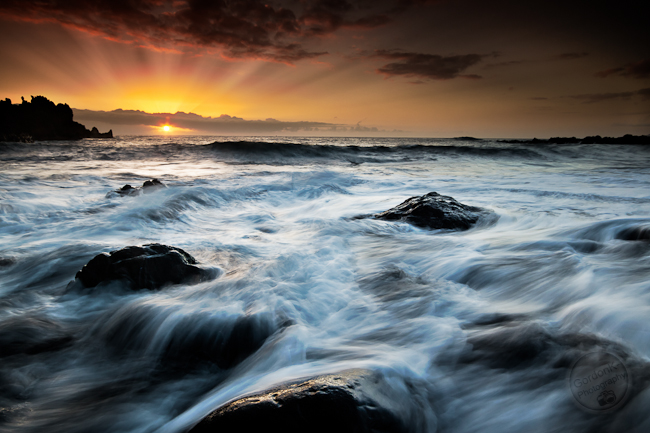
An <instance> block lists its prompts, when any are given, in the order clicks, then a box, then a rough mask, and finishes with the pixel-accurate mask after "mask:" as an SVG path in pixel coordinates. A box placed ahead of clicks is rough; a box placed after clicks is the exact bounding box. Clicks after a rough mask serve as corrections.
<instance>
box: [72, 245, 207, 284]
mask: <svg viewBox="0 0 650 433" xmlns="http://www.w3.org/2000/svg"><path fill="white" fill-rule="evenodd" d="M196 265H197V261H196V260H195V259H194V257H192V256H191V255H189V254H188V253H186V252H185V251H183V250H182V249H180V248H176V247H170V246H167V245H161V244H147V245H143V246H141V247H138V246H129V247H125V248H122V249H120V250H116V251H112V252H110V253H101V254H99V255H97V256H95V257H94V258H93V259H92V260H91V261H89V262H88V263H87V264H86V265H85V266H84V267H83V268H82V269H81V270H80V271H79V272H77V275H76V276H75V279H76V280H78V281H79V282H80V283H81V284H82V285H83V286H84V287H87V288H89V287H95V286H97V285H98V284H101V283H104V282H109V281H116V280H121V281H125V282H126V283H127V284H128V285H129V286H130V287H131V288H132V289H134V290H139V289H149V290H157V289H160V288H162V287H164V286H168V285H171V284H180V283H198V282H200V281H205V280H207V279H209V278H211V277H212V276H213V273H212V272H210V271H209V270H206V269H202V268H199V267H198V266H196Z"/></svg>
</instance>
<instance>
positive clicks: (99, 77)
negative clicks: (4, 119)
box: [0, 0, 650, 137]
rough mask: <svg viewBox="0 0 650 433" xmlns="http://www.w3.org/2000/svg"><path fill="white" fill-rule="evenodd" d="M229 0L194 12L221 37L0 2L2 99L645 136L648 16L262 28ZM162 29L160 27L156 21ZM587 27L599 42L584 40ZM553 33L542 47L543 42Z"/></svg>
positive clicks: (188, 10)
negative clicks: (223, 27)
mask: <svg viewBox="0 0 650 433" xmlns="http://www.w3.org/2000/svg"><path fill="white" fill-rule="evenodd" d="M511 3H512V4H511ZM224 4H225V5H226V6H223V5H222V6H217V5H216V4H215V6H211V7H212V8H213V9H210V10H208V11H206V12H205V14H207V15H209V16H214V17H218V16H227V15H228V14H231V15H232V17H233V18H232V19H233V20H234V21H233V22H236V23H238V24H237V25H238V26H239V27H236V26H235V27H233V28H232V29H231V30H229V31H230V33H229V34H228V35H226V36H227V37H226V36H223V35H222V36H212V35H213V32H212V30H214V29H211V28H207V27H200V26H199V27H198V30H197V27H192V26H184V24H182V23H185V22H186V21H187V20H188V19H190V20H195V21H196V22H197V23H203V21H201V15H200V14H199V15H196V14H195V15H192V13H194V12H193V9H192V8H193V7H194V6H191V5H190V3H186V2H182V1H180V2H173V3H171V2H144V1H135V2H133V4H132V5H131V6H129V8H131V9H129V8H127V9H126V10H125V11H122V12H116V11H115V10H114V9H112V8H111V7H110V2H108V1H107V0H99V1H98V2H97V4H96V5H95V6H93V8H87V9H84V8H85V6H83V5H77V6H76V9H75V8H72V7H70V8H68V9H57V6H52V5H50V4H49V3H48V4H45V3H39V2H36V1H31V0H28V1H23V2H17V1H8V2H5V3H4V4H3V5H0V21H2V22H3V26H2V27H1V28H0V38H2V41H3V44H0V45H1V46H0V51H1V53H2V58H3V59H5V63H4V65H3V68H2V70H1V71H0V90H1V91H2V93H1V94H0V97H2V98H6V97H9V98H11V99H12V100H13V101H20V97H21V96H24V97H25V98H29V96H30V95H34V96H36V95H43V96H45V97H47V98H49V99H51V100H54V101H56V102H65V103H68V104H69V105H70V106H71V107H73V108H74V109H76V110H75V112H77V110H91V111H106V112H110V111H113V110H118V109H121V110H134V111H138V110H139V111H143V112H146V113H149V114H156V113H171V114H174V113H177V112H182V113H195V114H197V115H200V116H203V117H211V118H219V117H220V116H222V115H226V116H230V117H235V118H241V119H245V120H246V121H251V122H263V121H266V119H269V118H272V119H274V120H277V121H280V122H287V123H291V124H297V123H298V122H305V124H312V123H321V124H328V125H329V124H332V125H345V128H347V131H348V132H350V133H354V134H356V135H364V134H365V135H368V134H370V135H378V134H379V135H381V134H385V135H390V134H398V133H399V134H402V135H413V136H438V137H453V136H463V135H471V136H481V137H525V136H552V135H568V136H571V135H577V136H580V135H582V136H584V135H592V134H601V135H622V134H624V133H633V134H642V133H650V66H649V65H650V59H649V58H648V56H647V51H646V50H645V48H644V47H647V44H646V41H647V39H648V36H647V34H646V33H647V32H643V31H642V30H641V29H640V28H637V27H635V26H634V23H633V21H634V20H639V19H641V18H640V17H641V16H644V14H643V12H645V10H644V9H643V8H647V6H642V5H637V6H634V7H633V5H627V6H629V7H628V9H627V10H626V9H625V8H624V7H623V6H621V9H620V10H618V11H614V12H612V11H610V10H605V9H599V8H598V7H595V6H594V7H593V8H592V10H589V11H584V10H582V9H581V8H579V7H577V6H575V7H574V6H571V7H568V6H567V7H565V11H564V12H565V14H566V16H564V17H561V16H558V15H557V14H556V11H555V9H554V7H555V6H554V5H555V4H554V3H553V2H550V4H549V5H545V6H544V8H542V9H540V10H538V11H537V15H536V16H535V20H534V21H528V22H526V20H524V17H526V19H528V18H529V17H528V15H526V13H527V11H526V10H525V8H524V9H521V10H520V9H517V8H515V7H514V5H515V2H509V1H505V4H507V5H509V6H508V7H509V8H510V9H506V10H508V11H510V12H509V13H504V14H503V17H501V16H500V15H499V16H494V17H493V18H494V20H493V21H491V22H485V21H484V20H482V19H481V17H482V16H483V15H485V14H486V13H488V11H489V10H490V8H489V6H488V5H485V4H483V3H481V2H478V1H473V0H470V1H468V2H467V4H466V5H465V6H464V7H461V5H457V4H455V3H454V2H446V1H440V2H398V1H388V0H385V1H380V2H377V3H375V4H373V5H372V6H371V7H368V8H366V7H365V6H362V5H353V4H350V5H351V6H349V7H348V6H346V7H343V6H341V8H340V9H337V7H338V6H336V7H335V6H334V5H333V4H332V5H330V4H329V3H326V2H306V3H304V4H302V6H299V7H298V6H295V7H294V6H291V3H286V4H284V6H282V2H279V3H278V2H276V3H273V2H272V4H270V5H269V6H263V3H261V2H259V4H258V2H252V3H251V5H253V6H251V7H257V6H256V5H259V7H261V8H267V9H264V10H267V11H268V10H272V11H273V12H272V15H269V16H270V17H274V18H273V19H272V20H271V21H269V22H268V23H266V24H264V26H266V27H263V26H262V24H261V23H258V22H257V21H255V20H257V19H258V18H255V17H256V16H257V15H247V12H242V11H240V10H238V9H236V8H235V7H234V6H232V5H230V3H224ZM233 4H235V3H233ZM228 5H230V6H228ZM283 7H284V9H283ZM635 7H636V9H635ZM219 8H221V9H219ZM268 8H271V9H268ZM287 8H289V9H287ZM291 8H293V9H291ZM287 10H290V11H291V12H292V14H293V15H291V14H287V13H286V11H287ZM281 11H285V12H282V13H281ZM390 11H393V12H391V14H392V15H391V14H388V12H390ZM118 13H120V14H122V15H115V14H118ZM265 13H266V12H265ZM269 13H271V12H269ZM585 13H586V14H587V15H584V14H585ZM88 14H90V15H88ZM211 14H214V15H211ZM273 14H275V15H273ZM509 14H510V15H509ZM142 16H148V17H152V18H151V20H149V18H147V20H145V21H142V22H141V21H139V20H140V19H141V18H142ZM181 17H182V19H181ZM188 17H191V18H188ZM292 17H293V18H292ZM587 17H588V18H590V20H591V21H590V20H588V19H586V18H587ZM616 17H618V18H621V17H625V18H626V19H627V21H626V22H625V28H626V29H627V30H626V32H627V33H623V32H620V34H619V33H617V29H619V27H620V26H621V25H623V24H620V25H619V24H617V23H618V21H616V20H615V18H616ZM163 18H164V20H168V21H169V22H168V23H167V24H165V25H164V26H163V25H162V24H160V25H159V24H155V23H157V21H155V20H161V19H163ZM214 19H216V18H214ZM269 19H271V18H269ZM276 19H277V20H278V21H277V22H276V21H273V20H276ZM572 19H573V20H572ZM183 20H185V21H183ZM283 20H284V21H283ZM287 20H289V21H287ZM630 20H632V21H630ZM523 22H526V25H523V24H521V23H523ZM567 22H571V25H567V24H566V23H567ZM582 22H588V23H589V24H590V27H589V29H588V28H587V27H586V25H583V24H581V23H582ZM337 23H338V24H337ZM506 24H508V25H506ZM605 24H608V26H609V27H606V29H605ZM201 25H203V24H201ZM215 25H216V24H215ZM598 25H600V26H601V28H602V29H603V30H602V31H601V32H600V33H599V34H592V33H593V32H592V31H591V30H590V29H591V27H593V26H598ZM250 26H253V27H250ZM260 26H262V27H260ZM283 26H284V27H283ZM292 26H293V27H292ZM553 26H554V28H555V33H553V34H554V37H553V38H550V37H549V36H548V34H547V33H546V31H545V30H546V29H548V28H552V27H553ZM251 28H258V29H259V38H258V39H255V38H252V37H251V36H250V35H251V33H250V31H251V30H250V29H251ZM217 29H218V27H217ZM262 29H266V30H262ZM283 29H284V30H283ZM287 29H290V31H289V30H287ZM263 32H267V33H266V34H265V33H263ZM215 34H219V33H218V32H217V33H215ZM128 125H130V126H128ZM250 125H253V123H250ZM107 126H111V125H107ZM113 126H114V127H113V129H114V131H115V132H116V134H120V133H121V130H124V131H140V132H139V133H147V131H149V132H151V128H150V126H149V125H146V124H145V125H140V126H138V127H137V128H136V127H135V126H133V125H132V124H128V123H127V124H114V125H113ZM154 131H158V132H160V131H159V130H155V129H154ZM181 132H183V131H181V130H175V131H169V132H166V133H167V134H169V133H181ZM190 132H192V131H188V133H190ZM195 132H200V131H195ZM306 132H310V131H306ZM242 133H245V132H242ZM251 133H254V131H251Z"/></svg>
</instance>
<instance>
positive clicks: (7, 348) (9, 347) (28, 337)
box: [0, 317, 73, 358]
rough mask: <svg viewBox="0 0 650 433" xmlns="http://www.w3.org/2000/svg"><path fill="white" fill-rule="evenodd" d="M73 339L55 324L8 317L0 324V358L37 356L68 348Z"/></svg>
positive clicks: (39, 319) (30, 318)
mask: <svg viewBox="0 0 650 433" xmlns="http://www.w3.org/2000/svg"><path fill="white" fill-rule="evenodd" d="M72 342H73V337H72V336H71V335H68V334H67V333H66V332H65V330H64V329H62V327H61V326H59V325H57V324H56V323H55V322H53V321H50V320H47V319H43V318H37V317H10V318H8V319H7V320H4V321H2V322H0V348H2V350H0V358H5V357H8V356H12V355H18V354H24V355H37V354H39V353H45V352H56V351H59V350H61V349H64V348H66V347H68V346H70V345H71V344H72Z"/></svg>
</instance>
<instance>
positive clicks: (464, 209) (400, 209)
mask: <svg viewBox="0 0 650 433" xmlns="http://www.w3.org/2000/svg"><path fill="white" fill-rule="evenodd" d="M490 213H491V212H490V211H488V210H486V209H483V208H479V207H474V206H467V205H464V204H462V203H459V202H458V201H456V200H455V199H454V198H452V197H449V196H445V195H440V194H438V193H437V192H430V193H428V194H426V195H423V196H420V197H411V198H409V199H408V200H405V201H404V202H403V203H401V204H399V205H397V206H395V207H394V208H392V209H389V210H387V211H385V212H382V213H379V214H376V215H374V218H377V219H382V220H386V221H404V222H408V223H410V224H413V225H415V226H418V227H423V228H428V229H449V230H467V229H469V228H471V227H472V226H473V225H474V224H476V222H477V221H478V220H479V218H480V217H481V216H485V215H488V214H490Z"/></svg>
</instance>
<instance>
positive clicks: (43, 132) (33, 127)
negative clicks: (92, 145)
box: [0, 96, 113, 143]
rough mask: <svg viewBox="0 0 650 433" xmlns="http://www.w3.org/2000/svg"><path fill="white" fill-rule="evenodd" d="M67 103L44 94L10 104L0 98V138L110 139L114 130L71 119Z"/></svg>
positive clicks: (27, 139)
mask: <svg viewBox="0 0 650 433" xmlns="http://www.w3.org/2000/svg"><path fill="white" fill-rule="evenodd" d="M72 116H73V113H72V109H71V108H70V106H68V104H57V105H55V104H54V102H52V101H50V100H48V99H47V98H45V97H44V96H36V97H34V96H32V99H31V102H27V101H25V99H23V101H22V103H21V104H12V103H11V99H9V98H7V99H5V100H4V101H0V141H16V142H23V143H26V142H32V141H34V140H80V139H82V138H113V131H112V130H111V131H108V132H106V133H100V132H99V131H98V130H97V128H93V129H92V131H89V130H87V129H86V127H85V126H84V125H82V124H81V123H78V122H75V121H73V120H72Z"/></svg>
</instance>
